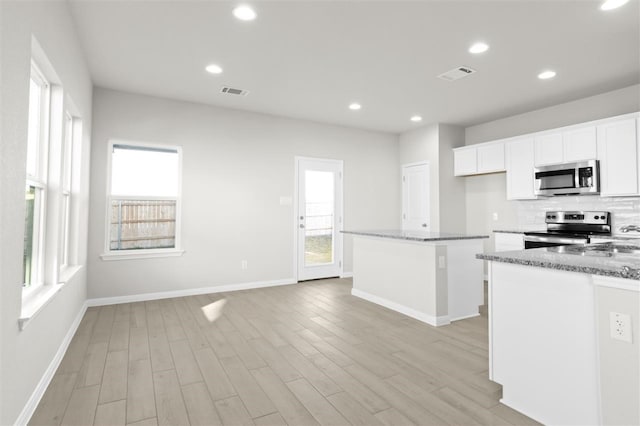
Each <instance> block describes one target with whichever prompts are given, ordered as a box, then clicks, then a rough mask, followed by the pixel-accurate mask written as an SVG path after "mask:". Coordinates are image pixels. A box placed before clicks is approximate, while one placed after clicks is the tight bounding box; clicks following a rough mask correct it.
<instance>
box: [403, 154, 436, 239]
mask: <svg viewBox="0 0 640 426" xmlns="http://www.w3.org/2000/svg"><path fill="white" fill-rule="evenodd" d="M415 166H427V170H428V172H429V174H428V175H427V178H428V182H427V183H428V190H429V192H428V196H429V198H428V200H427V213H428V215H429V220H428V221H427V222H428V224H429V227H430V228H429V231H431V229H432V228H431V163H430V162H429V161H427V160H425V161H415V162H413V163H406V164H401V165H400V185H401V186H400V193H401V194H400V228H401V229H402V230H404V221H405V219H404V217H403V216H404V197H405V193H404V191H405V186H404V184H405V182H404V181H403V180H402V179H403V176H404V174H403V171H404V169H405V168H406V167H415Z"/></svg>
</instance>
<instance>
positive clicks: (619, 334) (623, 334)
mask: <svg viewBox="0 0 640 426" xmlns="http://www.w3.org/2000/svg"><path fill="white" fill-rule="evenodd" d="M609 326H610V332H611V338H612V339H616V340H622V341H623V342H627V343H631V316H630V315H628V314H621V313H619V312H609Z"/></svg>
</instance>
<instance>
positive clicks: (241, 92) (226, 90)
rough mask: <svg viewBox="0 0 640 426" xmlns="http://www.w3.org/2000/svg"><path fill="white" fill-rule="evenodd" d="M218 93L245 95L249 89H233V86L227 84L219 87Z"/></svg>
mask: <svg viewBox="0 0 640 426" xmlns="http://www.w3.org/2000/svg"><path fill="white" fill-rule="evenodd" d="M220 93H225V94H227V95H240V96H247V94H248V93H249V91H248V90H242V89H234V88H233V87H229V86H222V89H220Z"/></svg>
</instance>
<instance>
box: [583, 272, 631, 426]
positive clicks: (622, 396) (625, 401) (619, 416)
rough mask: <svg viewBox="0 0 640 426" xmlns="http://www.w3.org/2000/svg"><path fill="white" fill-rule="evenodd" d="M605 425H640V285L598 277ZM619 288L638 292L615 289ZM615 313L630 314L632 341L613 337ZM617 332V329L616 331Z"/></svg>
mask: <svg viewBox="0 0 640 426" xmlns="http://www.w3.org/2000/svg"><path fill="white" fill-rule="evenodd" d="M594 282H595V284H596V313H597V316H596V319H597V324H598V347H599V355H600V385H601V387H602V424H605V425H639V424H640V406H639V405H640V404H639V401H640V283H639V282H638V281H633V280H627V279H622V278H609V277H600V276H595V277H594ZM615 285H623V286H630V287H635V288H636V290H626V289H624V288H615V287H613V286H615ZM611 312H618V313H622V314H626V315H629V316H630V318H631V327H630V330H629V334H630V336H631V339H630V340H631V341H630V342H629V341H623V340H618V339H614V338H612V337H611V318H610V314H611ZM614 331H615V330H614Z"/></svg>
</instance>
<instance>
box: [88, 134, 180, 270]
mask: <svg viewBox="0 0 640 426" xmlns="http://www.w3.org/2000/svg"><path fill="white" fill-rule="evenodd" d="M114 145H125V146H129V147H132V148H134V149H135V148H141V149H150V150H163V151H166V150H172V151H173V150H175V151H176V154H177V155H178V185H177V186H178V191H177V194H176V196H175V197H167V196H145V195H132V196H122V195H119V196H113V195H112V194H111V182H112V175H111V174H112V159H113V149H114ZM182 170H183V169H182V147H181V146H177V145H165V144H160V143H150V142H139V141H131V140H122V139H112V140H110V141H109V143H108V144H107V179H106V197H105V200H106V205H105V223H104V224H105V226H104V247H103V254H101V255H100V258H101V259H102V260H125V259H146V258H157V257H174V256H182V254H183V253H184V250H183V249H182V238H181V237H182V232H181V231H182ZM113 200H140V201H163V200H175V202H176V222H175V246H174V247H172V248H153V249H124V250H111V244H110V241H111V234H110V222H111V204H112V202H113Z"/></svg>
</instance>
